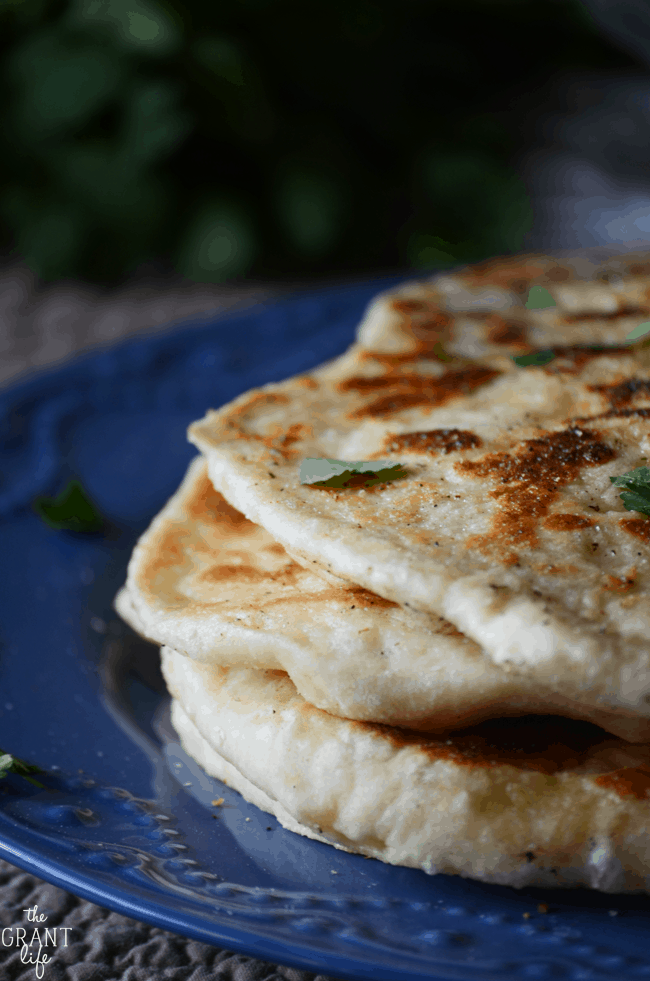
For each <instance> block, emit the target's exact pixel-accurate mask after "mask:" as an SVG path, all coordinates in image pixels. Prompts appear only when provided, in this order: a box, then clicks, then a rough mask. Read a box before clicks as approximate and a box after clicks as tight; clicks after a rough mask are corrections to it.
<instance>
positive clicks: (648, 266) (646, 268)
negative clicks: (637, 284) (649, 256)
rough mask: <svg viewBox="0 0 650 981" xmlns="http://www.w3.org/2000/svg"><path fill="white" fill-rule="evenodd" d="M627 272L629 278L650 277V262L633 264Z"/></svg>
mask: <svg viewBox="0 0 650 981" xmlns="http://www.w3.org/2000/svg"><path fill="white" fill-rule="evenodd" d="M627 272H628V275H629V276H650V262H633V263H631V265H629V266H628V267H627Z"/></svg>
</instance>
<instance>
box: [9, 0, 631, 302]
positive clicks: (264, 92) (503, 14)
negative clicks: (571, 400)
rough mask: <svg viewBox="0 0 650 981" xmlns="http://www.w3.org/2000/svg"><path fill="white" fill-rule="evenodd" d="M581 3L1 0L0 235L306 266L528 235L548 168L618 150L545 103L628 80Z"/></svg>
mask: <svg viewBox="0 0 650 981" xmlns="http://www.w3.org/2000/svg"><path fill="white" fill-rule="evenodd" d="M594 3H595V4H596V6H597V5H598V0H592V3H591V7H592V9H590V8H588V7H587V6H585V4H584V3H583V2H582V0H444V2H439V0H400V2H397V0H310V2H309V3H304V2H302V0H300V2H298V0H227V2H225V0H223V2H218V3H217V2H215V3H206V2H205V0H185V2H184V3H183V2H180V0H0V59H1V74H0V119H1V122H0V256H2V257H4V258H5V260H10V261H18V260H20V261H23V262H24V263H26V265H27V266H28V267H29V268H30V269H31V270H33V271H34V273H35V275H36V277H37V278H38V279H40V280H41V281H43V282H47V281H56V280H60V279H63V278H65V279H74V280H78V281H85V282H86V283H89V284H96V285H100V284H101V285H114V284H119V283H122V282H124V281H128V280H129V279H130V278H131V277H133V276H136V277H137V275H139V274H140V273H142V271H143V270H145V271H147V270H148V271H151V270H152V269H154V270H156V271H157V273H158V274H159V275H161V276H163V277H164V276H166V275H168V276H180V277H182V278H184V279H185V280H189V281H192V282H199V283H223V282H225V281H235V282H236V281H238V280H239V281H241V280H242V279H248V280H250V279H252V280H255V281H257V282H261V281H264V282H269V281H273V282H282V281H291V282H296V281H302V280H304V281H308V282H314V281H315V280H319V279H322V278H333V277H334V278H335V277H337V276H345V277H351V276H352V277H360V276H364V275H368V274H376V273H381V272H382V271H385V272H392V271H399V270H410V269H413V270H426V269H434V268H435V269H439V268H443V267H445V266H450V265H454V264H457V263H459V262H472V261H476V260H479V259H482V258H484V257H487V256H491V255H495V254H500V253H512V252H516V251H518V250H520V249H522V248H524V247H530V246H531V245H532V246H537V247H549V246H550V245H552V244H554V242H553V241H550V240H549V241H547V239H549V229H552V227H553V222H554V218H553V212H552V209H551V211H548V208H549V207H550V206H549V204H548V201H549V200H551V199H553V200H555V198H554V197H553V196H554V195H555V196H556V197H557V188H555V189H554V188H553V187H552V186H551V185H552V184H553V181H555V183H556V184H557V181H558V174H560V175H561V182H562V181H563V182H564V184H565V185H566V187H565V196H566V197H568V198H570V197H571V196H572V195H573V198H575V199H576V200H578V201H579V200H580V199H584V197H585V191H584V189H583V190H581V189H580V187H579V179H578V178H579V177H580V174H581V175H582V176H583V177H584V173H585V166H586V167H587V169H588V167H589V166H590V164H589V161H588V160H587V158H589V155H590V154H591V158H592V164H591V165H593V166H595V168H596V172H597V176H596V184H597V183H598V174H600V175H601V178H602V181H605V183H606V182H607V180H610V181H611V180H614V181H615V180H616V179H617V178H616V175H615V173H614V172H615V171H617V168H618V170H620V161H618V160H617V159H614V160H613V161H610V162H609V164H611V166H610V165H608V162H607V160H606V159H605V157H606V156H607V154H606V153H605V157H603V160H604V163H603V160H601V159H600V157H598V159H595V157H594V154H596V156H597V155H598V154H597V151H598V146H596V145H595V143H596V144H597V142H598V141H597V139H596V140H595V141H594V139H593V138H592V140H591V143H590V142H589V139H588V138H585V140H586V145H585V147H583V149H582V150H580V148H578V150H576V148H575V147H574V146H573V145H572V143H571V140H572V139H573V137H572V136H571V133H570V132H569V131H566V123H567V120H569V122H570V120H571V118H573V117H572V114H573V116H575V115H576V112H577V113H578V115H579V116H580V118H581V119H582V116H584V113H585V112H587V113H588V111H589V109H590V107H591V108H593V106H596V108H597V109H598V107H600V106H601V105H602V103H603V101H606V100H607V98H610V100H611V98H612V97H613V98H614V101H616V98H619V101H620V98H623V96H621V95H620V93H621V92H623V93H625V92H628V91H629V92H632V93H636V92H638V91H639V86H641V88H643V84H644V79H645V72H646V68H645V63H644V59H643V51H639V50H637V51H634V50H632V49H630V48H629V45H628V46H625V45H624V44H623V45H621V44H620V43H619V41H620V38H616V37H615V38H612V37H611V36H610V35H608V34H607V32H604V31H603V25H602V23H601V22H600V21H599V20H598V17H597V16H596V19H594V11H593V6H594ZM603 4H604V5H605V6H607V0H600V6H601V7H602V6H603ZM619 6H620V5H619ZM595 13H596V15H597V14H598V11H596V12H595ZM601 13H602V12H601ZM601 20H602V18H601ZM632 33H633V34H634V31H633V32H632ZM648 78H649V79H650V76H648ZM590 79H591V82H590V81H589V80H590ZM590 85H591V88H590ZM599 85H600V86H601V89H602V91H601V92H600V95H599V94H598V92H597V91H596V94H594V91H593V89H594V86H596V89H597V88H598V86H599ZM647 88H648V90H649V91H650V83H649V84H648V86H647ZM585 91H586V92H587V95H585ZM590 92H591V95H589V93H590ZM612 93H615V95H614V96H612ZM616 93H619V95H618V96H617V95H616ZM585 99H586V104H585ZM572 100H573V101H572ZM576 100H577V102H576ZM581 100H582V101H581ZM646 102H647V96H646ZM576 105H577V109H576ZM598 111H600V110H598ZM611 112H612V113H613V115H614V117H615V118H614V123H616V122H617V120H619V117H620V114H621V113H620V107H618V108H617V107H616V105H615V106H614V107H613V108H612V110H611ZM638 112H639V113H640V114H641V115H643V114H644V113H645V112H646V108H644V107H643V106H641V108H639V110H638ZM554 113H555V114H556V116H558V118H559V122H558V119H555V117H554ZM558 114H559V115H558ZM581 114H582V115H581ZM643 119H644V120H645V122H644V123H643V125H642V127H641V137H640V139H637V141H636V142H637V150H636V153H637V157H640V158H642V159H640V161H637V162H636V164H634V166H633V167H632V170H633V174H632V177H630V178H629V180H634V181H636V182H637V183H638V184H639V186H640V187H641V188H642V187H643V183H644V180H645V178H646V174H645V173H644V170H648V168H650V159H646V157H647V156H648V155H647V152H646V147H647V145H648V138H649V137H650V128H649V127H648V121H647V117H646V116H645V115H643ZM544 120H546V124H545V128H544V125H543V121H544ZM626 125H628V131H626V130H625V126H626ZM629 125H633V124H623V129H622V135H623V136H625V132H628V135H629ZM643 126H645V129H644V128H643ZM563 127H564V129H563ZM619 128H620V127H619ZM569 130H570V127H569ZM646 130H647V132H646ZM565 131H566V132H565ZM567 132H568V136H567ZM608 132H609V130H608ZM611 133H614V135H616V134H615V131H614V130H612V131H611ZM611 133H610V137H611ZM563 134H564V136H563ZM591 135H592V137H593V133H592V134H591ZM620 135H621V134H619V138H620ZM574 142H575V140H574ZM610 142H611V140H610ZM624 142H625V141H624ZM632 142H634V140H633V141H632ZM628 143H629V140H628ZM608 145H609V144H608ZM558 153H559V155H560V158H561V159H558ZM572 154H573V156H572ZM602 156H603V154H601V157H602ZM574 158H575V159H577V160H578V165H577V166H578V169H579V171H580V174H579V175H578V178H576V177H575V174H573V172H572V171H571V160H572V159H574ZM581 167H582V170H580V168H581ZM608 167H609V177H608V176H607V172H608ZM558 168H559V169H558ZM567 168H568V169H567ZM567 174H568V176H567ZM572 174H573V176H572ZM540 175H542V176H543V179H542V177H541V176H540ZM648 177H650V171H648ZM576 180H578V189H577V190H576V189H575V187H574V184H575V181H576ZM593 180H594V178H593V176H592V185H593ZM572 181H573V183H572ZM587 184H588V181H587ZM592 191H593V186H592ZM635 193H636V192H635ZM639 193H640V194H641V197H640V198H639V200H640V201H641V205H640V207H643V193H642V190H641V191H639ZM601 196H602V195H601ZM628 196H629V195H628ZM632 196H633V197H634V194H633V195H632ZM637 196H638V195H637ZM619 197H620V194H619ZM635 200H636V199H635ZM648 203H650V197H649V198H648ZM545 208H546V211H545V210H544V209H545ZM628 210H629V209H628ZM547 212H548V213H547ZM646 213H650V207H649V208H646ZM619 217H620V216H619ZM579 221H580V219H579ZM582 224H583V225H584V224H585V223H584V222H582ZM648 230H649V231H650V220H649V223H648ZM579 231H580V229H579ZM545 236H546V238H545ZM601 237H602V236H601ZM619 237H620V236H619ZM628 237H630V236H628ZM631 237H632V238H633V237H634V235H632V236H631ZM552 238H553V236H552V234H551V235H550V239H552ZM583 238H584V235H583ZM592 238H593V239H594V241H593V242H592V241H591V240H590V239H589V235H587V241H584V242H578V243H577V244H587V245H588V244H596V243H597V241H599V239H598V236H597V234H596V235H595V236H594V235H592ZM555 244H558V245H564V244H573V242H572V241H571V242H564V241H561V242H559V241H558V242H556V243H555Z"/></svg>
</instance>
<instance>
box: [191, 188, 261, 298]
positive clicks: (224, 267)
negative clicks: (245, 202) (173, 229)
mask: <svg viewBox="0 0 650 981" xmlns="http://www.w3.org/2000/svg"><path fill="white" fill-rule="evenodd" d="M254 254H255V235H254V232H253V229H252V227H251V224H250V222H249V220H248V217H247V215H246V212H245V211H244V209H243V208H242V207H240V206H239V205H238V204H237V203H235V202H230V201H223V202H215V203H212V204H209V203H206V204H204V205H203V207H202V208H201V209H200V210H199V211H198V213H197V214H196V216H195V218H194V220H193V221H192V223H191V224H190V226H189V229H188V231H187V234H186V238H185V242H184V243H183V246H182V249H181V252H180V256H179V260H178V267H179V269H180V270H181V272H183V273H184V275H186V276H188V277H189V278H191V279H193V280H195V281H196V282H200V283H219V282H223V281H224V280H226V279H232V278H233V277H235V276H243V275H245V273H246V272H248V269H249V268H250V265H251V262H252V261H253V258H254Z"/></svg>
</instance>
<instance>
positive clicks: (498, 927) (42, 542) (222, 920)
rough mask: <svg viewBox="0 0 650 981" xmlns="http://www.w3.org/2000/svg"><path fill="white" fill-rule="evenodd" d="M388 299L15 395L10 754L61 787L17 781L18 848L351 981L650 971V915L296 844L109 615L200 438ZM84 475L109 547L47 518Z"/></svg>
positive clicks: (233, 943) (648, 905)
mask: <svg viewBox="0 0 650 981" xmlns="http://www.w3.org/2000/svg"><path fill="white" fill-rule="evenodd" d="M393 282H394V280H393ZM386 285H388V283H387V282H386V281H384V282H381V283H377V282H375V283H370V284H365V285H363V286H359V285H356V286H354V287H340V288H337V289H327V290H322V291H320V292H317V293H311V294H309V295H303V296H296V297H293V298H290V299H288V300H283V301H281V302H278V303H275V304H271V305H269V306H266V307H262V308H259V307H258V308H256V309H254V310H252V311H249V312H246V313H244V314H239V315H237V316H235V317H230V318H228V320H220V321H217V322H215V323H210V322H203V323H197V324H194V325H193V326H191V327H188V326H187V325H186V326H184V327H183V329H182V330H179V331H176V332H168V333H165V334H157V335H156V336H155V337H148V338H145V339H139V340H136V341H130V342H128V343H125V344H123V345H121V346H120V347H117V348H113V349H111V350H108V351H104V352H100V353H95V354H92V355H88V356H84V357H83V358H79V359H77V360H75V361H74V362H72V363H70V364H68V365H66V366H65V367H63V368H61V369H59V370H57V371H55V372H53V373H50V374H47V375H42V376H39V377H36V378H34V379H31V380H29V381H27V382H24V383H23V384H22V385H20V386H18V387H15V388H14V389H13V390H10V391H8V392H6V393H4V394H3V395H2V396H1V397H0V427H1V429H0V440H1V441H2V442H1V448H0V472H1V475H2V476H1V478H0V555H1V556H2V574H1V575H2V585H1V590H0V607H1V620H0V746H2V747H3V749H7V750H10V751H11V752H13V753H14V754H16V755H17V756H20V757H24V758H26V759H29V760H32V761H34V762H37V763H39V764H40V765H41V766H42V767H43V768H44V769H45V771H46V773H45V775H44V776H43V777H42V778H41V779H42V782H43V784H44V785H45V789H42V790H41V789H38V788H36V787H33V786H32V785H30V784H29V783H26V782H25V781H24V780H22V779H21V778H19V777H13V776H10V777H9V778H7V779H6V780H3V781H0V854H1V855H2V857H4V858H6V859H7V860H9V861H10V862H13V863H15V864H16V865H19V866H21V867H22V868H24V869H28V870H29V871H31V872H34V873H35V874H36V875H39V876H41V877H43V878H44V879H47V880H49V881H50V882H53V883H55V884H57V885H59V886H62V887H63V888H65V889H69V890H71V891H72V892H74V893H76V894H78V895H80V896H84V897H86V898H87V899H90V900H92V901H93V902H95V903H98V904H99V905H101V906H104V907H109V908H111V909H114V910H118V911H119V912H120V913H123V914H125V915H127V916H131V917H134V918H135V919H138V920H146V921H148V922H150V923H154V924H156V925H158V926H160V927H163V928H165V929H167V930H171V931H174V932H176V933H180V934H184V935H186V936H190V937H194V938H196V939H198V940H202V941H205V942H207V943H211V944H214V945H216V946H219V947H225V948H227V949H230V950H236V951H242V952H245V953H248V954H251V955H254V956H256V957H259V958H262V959H264V960H267V961H271V962H274V963H277V962H279V963H282V964H290V965H294V966H296V967H300V968H303V969H306V970H310V971H314V972H322V973H327V974H331V975H340V976H343V977H345V978H347V979H372V981H414V979H416V978H429V979H434V978H438V979H454V981H478V979H481V981H497V979H498V981H503V979H523V978H526V979H528V978H531V977H534V978H546V977H549V978H576V979H577V978H594V979H597V978H603V979H604V978H616V979H622V978H637V977H648V976H650V952H649V947H648V942H649V941H650V929H649V927H650V923H649V921H648V914H649V913H650V900H648V899H647V898H645V897H624V896H603V895H601V894H599V893H591V892H588V891H583V890H580V891H574V892H563V891H557V892H550V891H546V890H536V889H527V890H523V891H521V892H517V891H515V890H514V889H509V888H504V887H498V886H486V885H483V884H481V883H477V882H471V881H469V880H463V879H460V878H457V877H450V876H443V875H438V876H432V877H429V876H426V875H425V874H424V873H421V872H416V871H414V870H412V869H406V868H393V867H391V866H388V865H383V864H382V863H380V862H377V861H374V860H367V859H364V858H363V857H361V856H356V855H346V854H345V853H343V852H339V851H336V850H335V849H333V848H330V847H329V846H327V845H324V844H321V843H318V842H313V841H309V840H308V839H306V838H302V837H300V836H298V835H294V834H292V833H291V832H289V831H284V830H283V829H282V828H281V827H280V826H279V825H278V823H277V822H276V821H275V819H274V818H272V817H269V815H267V814H265V813H263V812H261V811H259V810H257V809H256V808H255V807H253V806H252V805H249V804H247V803H246V802H245V801H243V800H242V798H241V797H239V795H238V794H237V793H235V792H234V791H232V790H229V789H228V788H226V787H224V786H223V785H221V784H219V783H218V782H217V781H214V780H211V779H208V778H207V777H206V776H205V775H204V774H203V773H202V772H201V771H200V770H199V768H198V767H197V766H196V765H195V764H194V763H193V762H192V761H191V760H189V759H188V758H187V757H186V756H185V755H184V753H183V752H182V750H181V749H180V747H179V745H178V742H177V740H176V737H175V734H174V732H173V730H171V728H170V726H169V721H168V714H167V713H168V700H167V697H166V694H165V691H164V686H163V685H162V682H161V678H160V674H159V670H158V666H157V664H158V661H157V658H158V654H157V650H156V649H155V648H154V647H153V646H151V645H149V644H146V643H144V642H142V641H140V640H139V639H138V638H136V637H135V636H134V634H133V633H132V632H131V631H130V630H128V628H126V627H125V626H123V625H122V623H121V622H120V621H119V618H118V617H117V616H116V615H115V613H114V612H113V610H112V607H111V602H112V599H113V596H114V595H115V593H116V591H117V589H118V587H119V586H120V585H121V584H122V582H123V580H124V575H125V568H126V564H127V560H128V558H129V554H130V552H131V548H132V546H133V544H134V542H135V540H136V537H137V536H138V534H139V533H140V532H141V531H142V530H144V528H145V527H146V525H147V523H148V521H149V520H150V519H151V517H152V516H153V515H154V514H155V513H156V511H157V510H158V509H159V508H160V507H161V506H162V505H163V503H164V502H165V500H166V499H167V498H168V497H169V495H171V494H172V492H173V491H174V490H175V489H176V487H177V485H178V483H179V481H180V479H181V477H182V476H183V473H184V471H185V468H186V466H187V463H188V461H189V460H190V458H191V457H192V455H193V453H194V450H193V449H192V448H191V447H190V446H189V445H188V444H187V442H186V439H185V428H186V426H187V424H188V423H189V422H190V421H191V420H193V419H196V418H198V417H200V416H201V415H203V413H204V412H205V410H206V409H208V408H210V407H216V406H218V405H220V404H222V403H223V402H226V401H228V400H229V399H232V398H233V397H234V396H236V395H238V394H239V393H240V392H242V391H244V390H245V389H247V388H250V387H251V386H254V385H260V384H262V383H264V382H267V381H276V380H278V381H279V380H281V379H282V378H285V377H286V376H288V375H291V374H293V373H295V372H298V371H302V370H306V369H309V368H311V367H313V366H314V365H316V364H318V363H319V362H321V361H323V360H324V359H326V358H330V357H333V356H334V355H336V354H338V353H339V352H340V351H342V350H344V348H345V347H346V346H347V344H348V343H349V342H350V341H351V340H352V337H353V333H354V328H355V325H356V324H357V322H358V320H359V317H360V315H361V313H362V311H363V308H364V306H365V304H366V303H367V301H368V299H369V298H370V297H371V296H372V295H373V294H374V293H375V292H376V291H377V290H378V289H379V288H380V287H385V286H386ZM73 477H75V478H78V479H79V480H80V481H81V482H82V484H83V486H84V487H85V488H86V490H87V492H88V493H89V495H90V496H91V497H92V499H93V500H94V502H95V504H96V506H97V507H98V508H99V510H100V511H101V512H102V514H103V515H104V516H105V518H106V519H107V522H108V524H107V527H106V529H105V531H104V532H103V533H102V534H96V535H82V534H73V533H71V532H64V531H55V530H53V529H51V528H50V527H48V526H47V525H46V524H45V523H44V522H43V521H42V520H41V519H40V518H39V517H38V516H37V515H36V514H35V513H34V511H33V509H32V506H31V505H32V501H33V500H34V499H35V498H37V497H38V496H39V495H49V496H53V495H56V494H57V493H58V492H59V491H60V490H61V489H62V488H63V487H65V486H67V484H68V481H69V480H70V479H71V478H73ZM218 797H223V798H224V803H223V804H222V805H221V807H218V808H215V807H213V806H212V805H211V803H210V802H211V801H212V800H214V799H215V798H218ZM215 815H216V816H215ZM541 902H544V903H547V904H548V906H549V912H548V913H546V914H544V913H541V912H538V911H537V905H538V903H541ZM525 914H530V915H529V916H525ZM613 914H615V915H613Z"/></svg>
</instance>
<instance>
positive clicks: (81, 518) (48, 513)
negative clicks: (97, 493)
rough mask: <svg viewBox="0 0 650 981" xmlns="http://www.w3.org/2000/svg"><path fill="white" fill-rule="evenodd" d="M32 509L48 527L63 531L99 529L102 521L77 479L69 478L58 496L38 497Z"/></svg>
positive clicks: (102, 525)
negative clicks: (68, 481)
mask: <svg viewBox="0 0 650 981" xmlns="http://www.w3.org/2000/svg"><path fill="white" fill-rule="evenodd" d="M34 510H35V511H36V513H37V514H38V515H39V516H40V517H41V518H42V519H43V521H45V523H46V524H48V525H49V526H50V528H56V529H57V530H61V529H62V530H65V531H80V532H86V533H90V532H95V531H101V529H102V528H103V527H104V521H103V519H102V517H101V515H99V514H98V513H97V511H96V510H95V508H94V507H93V504H92V502H91V501H90V499H89V497H88V495H87V494H86V492H85V491H84V489H83V487H82V486H81V484H80V483H79V481H78V480H71V481H70V483H69V484H68V486H67V487H66V488H65V490H63V491H61V493H60V494H59V496H58V497H55V498H50V497H39V498H37V499H36V500H35V501H34Z"/></svg>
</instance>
